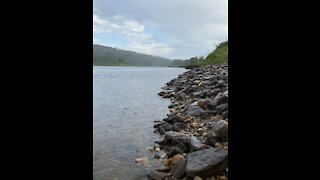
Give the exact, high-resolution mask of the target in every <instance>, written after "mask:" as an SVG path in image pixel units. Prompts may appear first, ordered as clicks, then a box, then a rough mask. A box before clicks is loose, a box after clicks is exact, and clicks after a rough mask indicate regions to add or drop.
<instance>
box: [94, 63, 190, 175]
mask: <svg viewBox="0 0 320 180" xmlns="http://www.w3.org/2000/svg"><path fill="white" fill-rule="evenodd" d="M184 71H186V70H185V69H182V68H161V67H110V66H109V67H102V66H94V67H93V73H94V80H93V92H94V95H93V96H94V97H93V98H94V99H93V112H94V115H93V179H94V180H140V179H141V180H142V179H145V173H146V172H145V170H144V168H142V167H141V166H138V165H136V164H135V163H134V160H135V159H136V158H138V157H145V156H150V154H151V153H149V152H148V150H146V147H147V146H151V147H152V146H153V142H154V140H155V139H157V138H158V137H159V136H158V135H157V134H154V133H153V125H154V123H153V121H154V120H157V119H158V120H161V119H163V118H164V117H165V116H166V114H167V113H169V110H168V108H167V106H168V105H169V104H170V101H169V100H167V99H162V98H161V97H160V96H158V95H157V93H158V92H160V91H161V87H162V86H163V85H164V84H165V83H166V82H169V81H170V80H171V79H173V78H176V77H177V76H178V75H179V74H181V73H183V72H184Z"/></svg>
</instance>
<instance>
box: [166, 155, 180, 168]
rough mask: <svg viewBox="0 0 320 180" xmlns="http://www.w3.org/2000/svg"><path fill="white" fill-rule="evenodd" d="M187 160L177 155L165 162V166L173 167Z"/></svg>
mask: <svg viewBox="0 0 320 180" xmlns="http://www.w3.org/2000/svg"><path fill="white" fill-rule="evenodd" d="M182 159H185V158H184V157H183V156H182V155H181V154H176V155H174V156H172V157H171V158H169V159H166V160H165V161H164V165H165V166H167V167H172V166H174V165H175V164H177V163H178V162H179V161H180V160H182Z"/></svg>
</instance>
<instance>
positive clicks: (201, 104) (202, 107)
mask: <svg viewBox="0 0 320 180" xmlns="http://www.w3.org/2000/svg"><path fill="white" fill-rule="evenodd" d="M197 105H198V106H199V107H200V108H201V109H203V110H204V109H206V107H207V105H206V101H205V100H204V99H200V100H199V101H197Z"/></svg>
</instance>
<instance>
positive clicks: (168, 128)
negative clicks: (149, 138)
mask: <svg viewBox="0 0 320 180" xmlns="http://www.w3.org/2000/svg"><path fill="white" fill-rule="evenodd" d="M171 130H172V125H171V124H168V123H166V124H163V125H161V126H160V127H159V132H160V134H164V133H165V131H171Z"/></svg>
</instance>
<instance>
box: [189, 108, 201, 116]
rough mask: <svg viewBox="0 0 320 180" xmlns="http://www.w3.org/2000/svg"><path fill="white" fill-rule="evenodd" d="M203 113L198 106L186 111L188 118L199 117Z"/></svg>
mask: <svg viewBox="0 0 320 180" xmlns="http://www.w3.org/2000/svg"><path fill="white" fill-rule="evenodd" d="M203 112H204V111H203V109H201V108H200V107H199V106H190V107H188V109H187V114H188V115H190V116H201V114H203Z"/></svg>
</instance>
